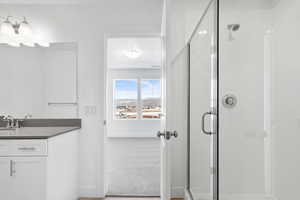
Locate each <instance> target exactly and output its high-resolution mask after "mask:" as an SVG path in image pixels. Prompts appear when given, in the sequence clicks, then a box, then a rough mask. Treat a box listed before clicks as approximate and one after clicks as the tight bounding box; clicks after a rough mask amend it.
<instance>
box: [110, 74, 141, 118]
mask: <svg viewBox="0 0 300 200" xmlns="http://www.w3.org/2000/svg"><path fill="white" fill-rule="evenodd" d="M118 80H124V81H125V80H128V81H136V84H137V88H136V90H137V91H136V92H137V98H136V118H126V119H122V118H116V115H115V113H116V111H117V104H116V81H118ZM112 85H113V88H112V93H113V94H112V102H111V105H112V112H111V115H112V116H111V117H112V120H114V121H117V120H122V121H123V120H138V119H139V81H138V79H136V78H116V79H112Z"/></svg>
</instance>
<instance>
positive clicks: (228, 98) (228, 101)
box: [222, 94, 237, 108]
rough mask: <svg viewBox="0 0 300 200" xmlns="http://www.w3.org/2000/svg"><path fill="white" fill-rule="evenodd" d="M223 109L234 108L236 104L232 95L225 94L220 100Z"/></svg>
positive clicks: (235, 99)
mask: <svg viewBox="0 0 300 200" xmlns="http://www.w3.org/2000/svg"><path fill="white" fill-rule="evenodd" d="M222 103H223V106H224V107H225V108H234V107H235V106H236V104H237V98H236V96H235V95H234V94H226V95H225V96H224V97H223V100H222Z"/></svg>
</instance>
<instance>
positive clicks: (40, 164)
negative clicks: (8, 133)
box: [0, 131, 78, 200]
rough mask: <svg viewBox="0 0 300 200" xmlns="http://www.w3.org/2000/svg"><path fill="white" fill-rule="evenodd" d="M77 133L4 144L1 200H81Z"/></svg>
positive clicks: (0, 156) (0, 160)
mask: <svg viewBox="0 0 300 200" xmlns="http://www.w3.org/2000/svg"><path fill="white" fill-rule="evenodd" d="M77 148H78V134H77V131H72V132H69V133H65V134H61V135H59V136H55V137H52V138H49V139H38V140H36V139H30V140H28V139H26V140H18V139H6V140H0V199H5V200H77V199H78V153H77Z"/></svg>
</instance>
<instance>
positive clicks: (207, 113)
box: [201, 111, 214, 135]
mask: <svg viewBox="0 0 300 200" xmlns="http://www.w3.org/2000/svg"><path fill="white" fill-rule="evenodd" d="M213 114H214V113H213V112H211V111H210V112H206V113H204V114H203V115H202V121H201V122H202V123H201V128H202V132H203V133H204V134H206V135H211V134H213V132H211V131H206V129H205V119H206V116H209V115H213Z"/></svg>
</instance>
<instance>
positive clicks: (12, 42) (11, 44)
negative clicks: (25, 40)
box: [7, 40, 21, 47]
mask: <svg viewBox="0 0 300 200" xmlns="http://www.w3.org/2000/svg"><path fill="white" fill-rule="evenodd" d="M7 44H8V45H9V46H12V47H20V46H21V45H20V42H19V41H16V40H9V41H8V42H7Z"/></svg>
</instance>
